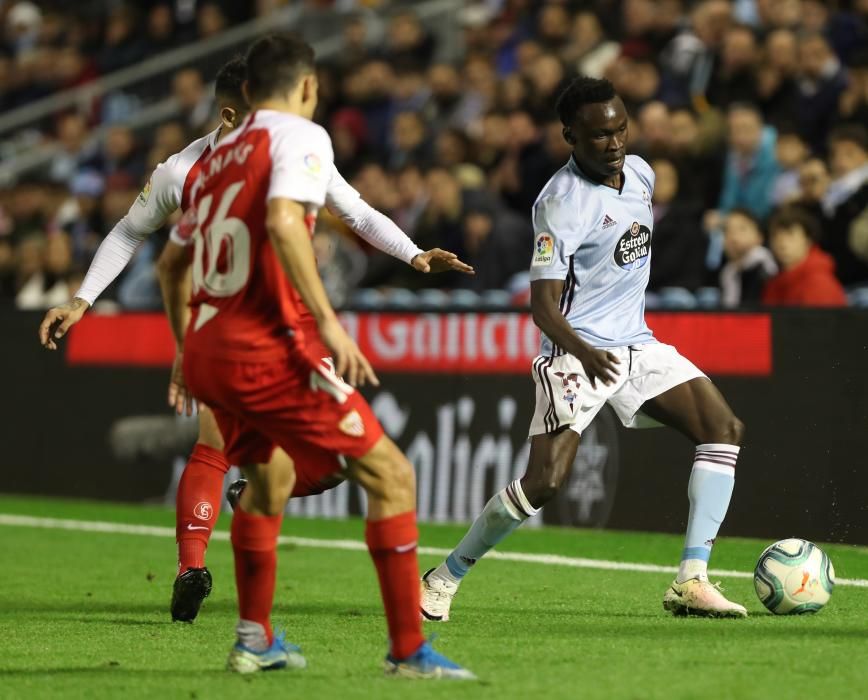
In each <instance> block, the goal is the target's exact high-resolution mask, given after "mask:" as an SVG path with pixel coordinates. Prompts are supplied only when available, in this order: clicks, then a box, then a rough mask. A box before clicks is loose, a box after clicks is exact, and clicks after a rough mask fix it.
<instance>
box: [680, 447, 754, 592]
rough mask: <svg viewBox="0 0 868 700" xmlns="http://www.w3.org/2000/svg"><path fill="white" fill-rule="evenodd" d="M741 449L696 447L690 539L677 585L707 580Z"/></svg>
mask: <svg viewBox="0 0 868 700" xmlns="http://www.w3.org/2000/svg"><path fill="white" fill-rule="evenodd" d="M738 453H739V448H738V447H737V446H735V445H723V444H707V445H697V446H696V457H695V459H694V462H693V471H692V472H691V473H690V481H689V482H688V485H687V495H688V497H689V498H690V514H689V516H688V518H687V536H686V537H685V541H684V551H683V552H682V554H681V565H680V566H679V567H678V577H677V578H676V581H678V583H683V582H684V581H687V580H689V579H692V578H699V579H707V578H708V559H709V557H710V556H711V547H712V545H714V540H715V538H716V537H717V532H718V530H719V529H720V524H721V523H722V522H723V519H724V517H726V511H727V509H728V508H729V501H730V498H731V497H732V490H733V487H734V486H735V463H736V460H737V459H738Z"/></svg>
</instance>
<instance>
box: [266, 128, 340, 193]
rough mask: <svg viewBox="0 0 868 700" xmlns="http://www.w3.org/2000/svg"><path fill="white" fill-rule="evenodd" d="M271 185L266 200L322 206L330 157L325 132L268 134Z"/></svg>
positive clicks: (329, 146) (293, 131) (332, 155)
mask: <svg viewBox="0 0 868 700" xmlns="http://www.w3.org/2000/svg"><path fill="white" fill-rule="evenodd" d="M270 155H271V182H270V183H269V185H268V195H267V196H266V199H267V200H271V199H276V198H281V199H291V200H293V201H295V202H301V203H303V204H308V205H311V206H314V207H321V206H322V205H323V204H325V199H326V189H327V188H328V183H329V180H330V179H331V172H332V166H333V164H334V154H333V153H332V141H331V139H330V138H329V135H328V134H327V133H326V131H325V129H323V128H322V127H321V126H318V125H316V124H313V123H310V124H309V125H305V128H304V129H298V128H283V129H280V130H277V129H276V130H275V131H274V132H273V133H272V142H271V153H270Z"/></svg>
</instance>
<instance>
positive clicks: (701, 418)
mask: <svg viewBox="0 0 868 700" xmlns="http://www.w3.org/2000/svg"><path fill="white" fill-rule="evenodd" d="M642 411H643V413H646V414H647V415H649V416H650V417H651V418H654V419H655V420H657V421H659V422H660V423H663V424H664V425H667V426H670V427H672V428H675V429H676V430H678V431H679V432H681V433H683V434H684V435H686V436H687V437H688V438H689V439H690V440H692V441H693V443H694V444H695V445H696V453H695V456H694V461H693V469H692V471H691V474H690V480H689V482H688V487H687V492H688V497H689V500H690V511H689V515H688V520H687V534H686V538H685V543H684V550H683V552H682V556H681V564H680V566H679V570H678V575H677V577H676V579H675V583H674V584H673V586H672V587H671V588H670V590H669V591H667V595H666V598H665V599H664V606H665V607H666V609H668V610H671V611H673V612H675V613H685V612H694V613H698V614H702V613H705V614H710V615H723V616H732V617H743V616H745V615H746V614H747V613H746V611H745V609H744V608H743V607H742V606H741V605H738V604H736V603H732V602H730V601H728V600H726V598H724V597H723V595H721V594H720V592H719V590H717V589H716V588H715V587H713V586H712V585H711V584H710V583H709V582H708V573H707V569H708V560H709V558H710V556H711V548H712V546H713V544H714V541H715V539H716V538H717V533H718V531H719V529H720V525H721V523H722V522H723V520H724V518H725V517H726V512H727V509H728V508H729V502H730V498H731V497H732V491H733V487H734V485H735V465H736V461H737V459H738V454H739V451H740V446H741V440H742V436H743V433H744V425H743V424H742V423H741V421H740V420H739V419H738V418H736V416H735V414H734V413H733V411H732V409H731V408H730V407H729V405H728V404H727V402H726V400H725V399H724V398H723V396H722V395H721V393H720V391H718V389H717V387H715V386H714V384H712V383H711V381H709V380H708V379H706V378H704V377H702V378H695V379H691V380H690V381H687V382H684V383H682V384H679V385H678V386H676V387H674V388H672V389H669V390H668V391H665V392H664V393H662V394H660V395H658V396H655V397H654V398H651V399H649V400H648V401H646V402H645V403H644V404H643V405H642Z"/></svg>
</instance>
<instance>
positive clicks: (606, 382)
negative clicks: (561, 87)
mask: <svg viewBox="0 0 868 700" xmlns="http://www.w3.org/2000/svg"><path fill="white" fill-rule="evenodd" d="M557 110H558V115H559V117H560V119H561V122H562V123H563V126H564V129H563V135H564V138H565V139H566V141H567V142H568V143H569V144H570V145H571V146H572V147H573V154H572V157H571V158H570V160H569V162H568V163H567V164H566V165H565V166H564V167H562V168H561V169H560V170H559V171H558V172H557V173H555V175H554V176H553V177H552V178H551V180H549V182H548V183H547V184H546V186H545V187H544V188H543V191H542V192H541V193H540V195H539V197H538V198H537V200H536V203H535V204H534V208H533V223H534V233H535V239H534V251H533V257H532V260H531V268H530V274H531V308H532V312H533V318H534V322H535V323H536V325H537V326H539V328H540V330H541V331H542V333H543V336H542V347H541V350H540V355H539V356H538V357H537V358H536V360H534V362H533V368H532V374H533V379H534V382H535V384H536V408H535V411H534V416H533V419H532V420H531V425H530V431H529V433H530V441H531V450H530V457H529V460H528V466H527V471H526V472H525V475H524V477H522V478H521V479H517V480H516V481H514V482H512V483H511V484H509V485H508V486H507V487H506V488H504V489H503V490H502V491H500V492H499V493H497V494H495V495H494V496H493V497H492V498H491V500H490V501H489V502H488V503H487V504H486V506H485V508H484V510H483V512H482V513H481V514H480V515H479V517H477V519H476V521H475V522H474V523H473V525H472V526H471V528H470V530H469V531H468V533H467V534H466V535H465V537H464V539H462V540H461V542H460V543H459V544H458V546H457V547H456V548H455V550H454V551H453V552H452V553H451V554H450V555H449V556H448V557H447V558H446V560H445V561H444V562H443V563H442V564H440V566H438V567H436V568H435V569H431V570H430V571H428V572H427V573H426V574H425V575H424V576H423V578H422V614H423V615H424V616H425V617H426V618H427V619H429V620H440V621H445V620H448V619H449V612H450V607H451V604H452V600H453V598H454V596H455V594H456V592H457V591H458V586H459V584H460V583H461V581H462V580H463V578H464V577H465V576H466V575H467V573H468V572H469V571H470V569H471V568H472V567H473V566H474V565H475V564H476V562H477V561H478V560H479V559H481V558H482V557H483V556H484V555H485V554H486V552H488V551H489V550H490V549H491V548H492V547H494V546H495V545H496V544H497V543H498V542H500V541H501V540H502V539H503V538H504V537H506V536H507V535H508V534H509V533H511V532H512V531H513V530H515V529H516V528H517V527H518V526H519V525H521V524H522V523H523V522H524V521H525V520H527V518H529V517H531V516H533V515H535V514H536V513H537V512H539V510H540V508H542V507H543V506H544V505H545V504H546V503H547V502H548V501H550V500H551V498H552V497H553V496H554V495H555V494H556V492H557V491H558V489H559V488H560V486H561V485H562V484H563V483H564V481H565V480H566V478H567V477H568V475H569V472H570V469H571V468H572V464H573V460H574V459H575V456H576V452H577V450H578V448H579V443H580V436H581V433H582V430H584V428H585V427H587V426H588V424H589V423H590V422H591V421H592V420H593V418H594V416H595V415H596V414H597V413H598V412H599V411H600V409H601V408H602V407H603V405H604V404H606V403H608V404H609V405H610V406H611V407H612V408H613V409H614V411H615V413H616V414H617V415H618V417H619V418H620V419H621V421H622V422H623V423H624V425H625V426H627V427H630V428H635V427H641V423H642V422H643V419H645V422H646V424H647V423H648V422H651V421H647V419H648V418H650V419H652V420H653V421H656V422H657V423H662V424H664V425H667V426H670V427H672V428H675V429H676V430H678V431H679V432H681V433H683V434H684V435H685V436H687V437H688V438H689V439H690V440H692V441H693V443H694V444H695V445H696V455H695V459H694V462H693V470H692V472H691V475H690V480H689V482H688V487H687V490H688V496H689V500H690V512H689V516H688V523H687V535H686V541H685V545H684V550H683V552H682V558H681V564H680V566H679V570H678V574H677V576H676V578H675V580H674V581H673V583H672V585H671V586H670V587H669V589H668V590H667V591H666V594H665V595H664V599H663V607H664V608H665V609H666V610H668V611H670V612H672V613H673V614H697V615H706V616H712V617H746V616H747V611H746V610H745V608H744V607H743V606H741V605H738V604H737V603H733V602H731V601H729V600H727V599H726V598H725V597H724V596H723V594H722V593H721V590H720V588H719V587H717V586H715V585H713V584H712V583H710V582H709V580H708V574H707V565H708V559H709V556H710V554H711V548H712V545H713V544H714V540H715V538H716V537H717V533H718V529H719V527H720V524H721V522H722V521H723V519H724V517H725V516H726V511H727V508H728V507H729V501H730V497H731V495H732V490H733V485H734V483H735V464H736V460H737V458H738V453H739V445H740V443H741V438H742V434H743V431H744V426H743V424H742V423H741V421H739V420H738V418H736V417H735V415H734V414H733V412H732V410H731V409H730V407H729V406H728V405H727V403H726V401H725V400H724V398H723V396H721V394H720V392H719V391H718V390H717V388H715V386H714V385H713V384H712V383H711V381H710V380H709V379H708V378H707V377H706V376H705V375H704V374H703V373H702V372H701V371H700V370H699V369H697V368H696V367H695V366H694V365H693V363H691V362H690V361H689V360H687V359H686V358H684V357H682V356H681V355H679V354H678V352H677V351H676V349H675V348H674V347H672V346H670V345H664V344H663V343H659V342H657V341H656V340H655V339H654V336H653V334H652V332H651V330H650V329H649V328H648V326H647V325H646V324H645V287H646V286H647V284H648V275H649V269H650V262H651V248H652V230H653V224H654V216H653V212H652V209H651V194H652V192H653V190H654V173H653V171H652V170H651V168H650V167H649V165H648V164H647V163H646V162H645V161H644V160H642V159H641V158H639V157H638V156H633V155H626V151H625V148H626V143H627V127H628V124H627V122H628V120H627V112H626V109H625V107H624V103H623V102H622V101H621V98H620V97H618V96H617V95H616V94H615V90H614V88H613V86H612V84H611V83H610V82H609V81H607V80H596V79H592V78H586V77H580V78H577V79H576V80H575V81H573V83H572V84H571V85H570V86H569V87H568V88H566V90H565V91H564V93H563V94H562V95H561V97H560V98H559V100H558V105H557Z"/></svg>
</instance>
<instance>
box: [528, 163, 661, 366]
mask: <svg viewBox="0 0 868 700" xmlns="http://www.w3.org/2000/svg"><path fill="white" fill-rule="evenodd" d="M623 174H624V175H623V180H622V186H621V189H620V190H618V189H615V188H612V187H607V186H606V185H600V184H597V183H595V182H592V181H590V180H589V179H587V178H586V177H585V176H584V175H583V174H582V172H581V171H580V170H579V168H578V166H577V165H576V163H575V161H574V160H573V159H572V158H571V159H570V161H569V162H568V163H567V164H566V165H565V166H564V167H562V168H561V169H560V170H558V172H557V173H555V175H554V176H553V177H552V179H551V180H549V181H548V183H547V184H546V186H545V187H544V188H543V190H542V192H541V193H540V195H539V197H538V198H537V200H536V203H535V204H534V207H533V225H534V251H533V258H532V260H531V267H530V278H531V280H543V279H553V280H564V290H563V293H562V294H561V298H560V311H561V313H562V314H563V315H564V317H565V318H566V319H567V321H568V322H569V324H570V325H571V326H572V328H573V330H575V331H576V333H577V334H578V335H579V337H580V338H582V340H584V341H585V342H587V343H589V344H590V345H592V346H594V347H619V346H624V345H634V344H638V343H647V342H649V341H651V340H653V335H652V333H651V331H650V329H649V328H648V326H647V325H646V323H645V288H646V287H647V286H648V276H649V271H650V261H651V236H652V230H653V228H654V213H653V211H652V209H651V193H652V192H653V191H654V172H653V171H652V170H651V167H650V166H649V165H648V163H646V162H645V161H644V160H642V159H641V158H639V157H638V156H633V155H630V156H627V157H626V159H625V162H624V171H623ZM563 353H564V350H563V349H562V348H559V347H558V346H556V345H554V344H553V343H552V342H551V340H550V339H549V338H547V337H546V336H545V335H543V338H542V350H541V354H543V355H562V354H563Z"/></svg>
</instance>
